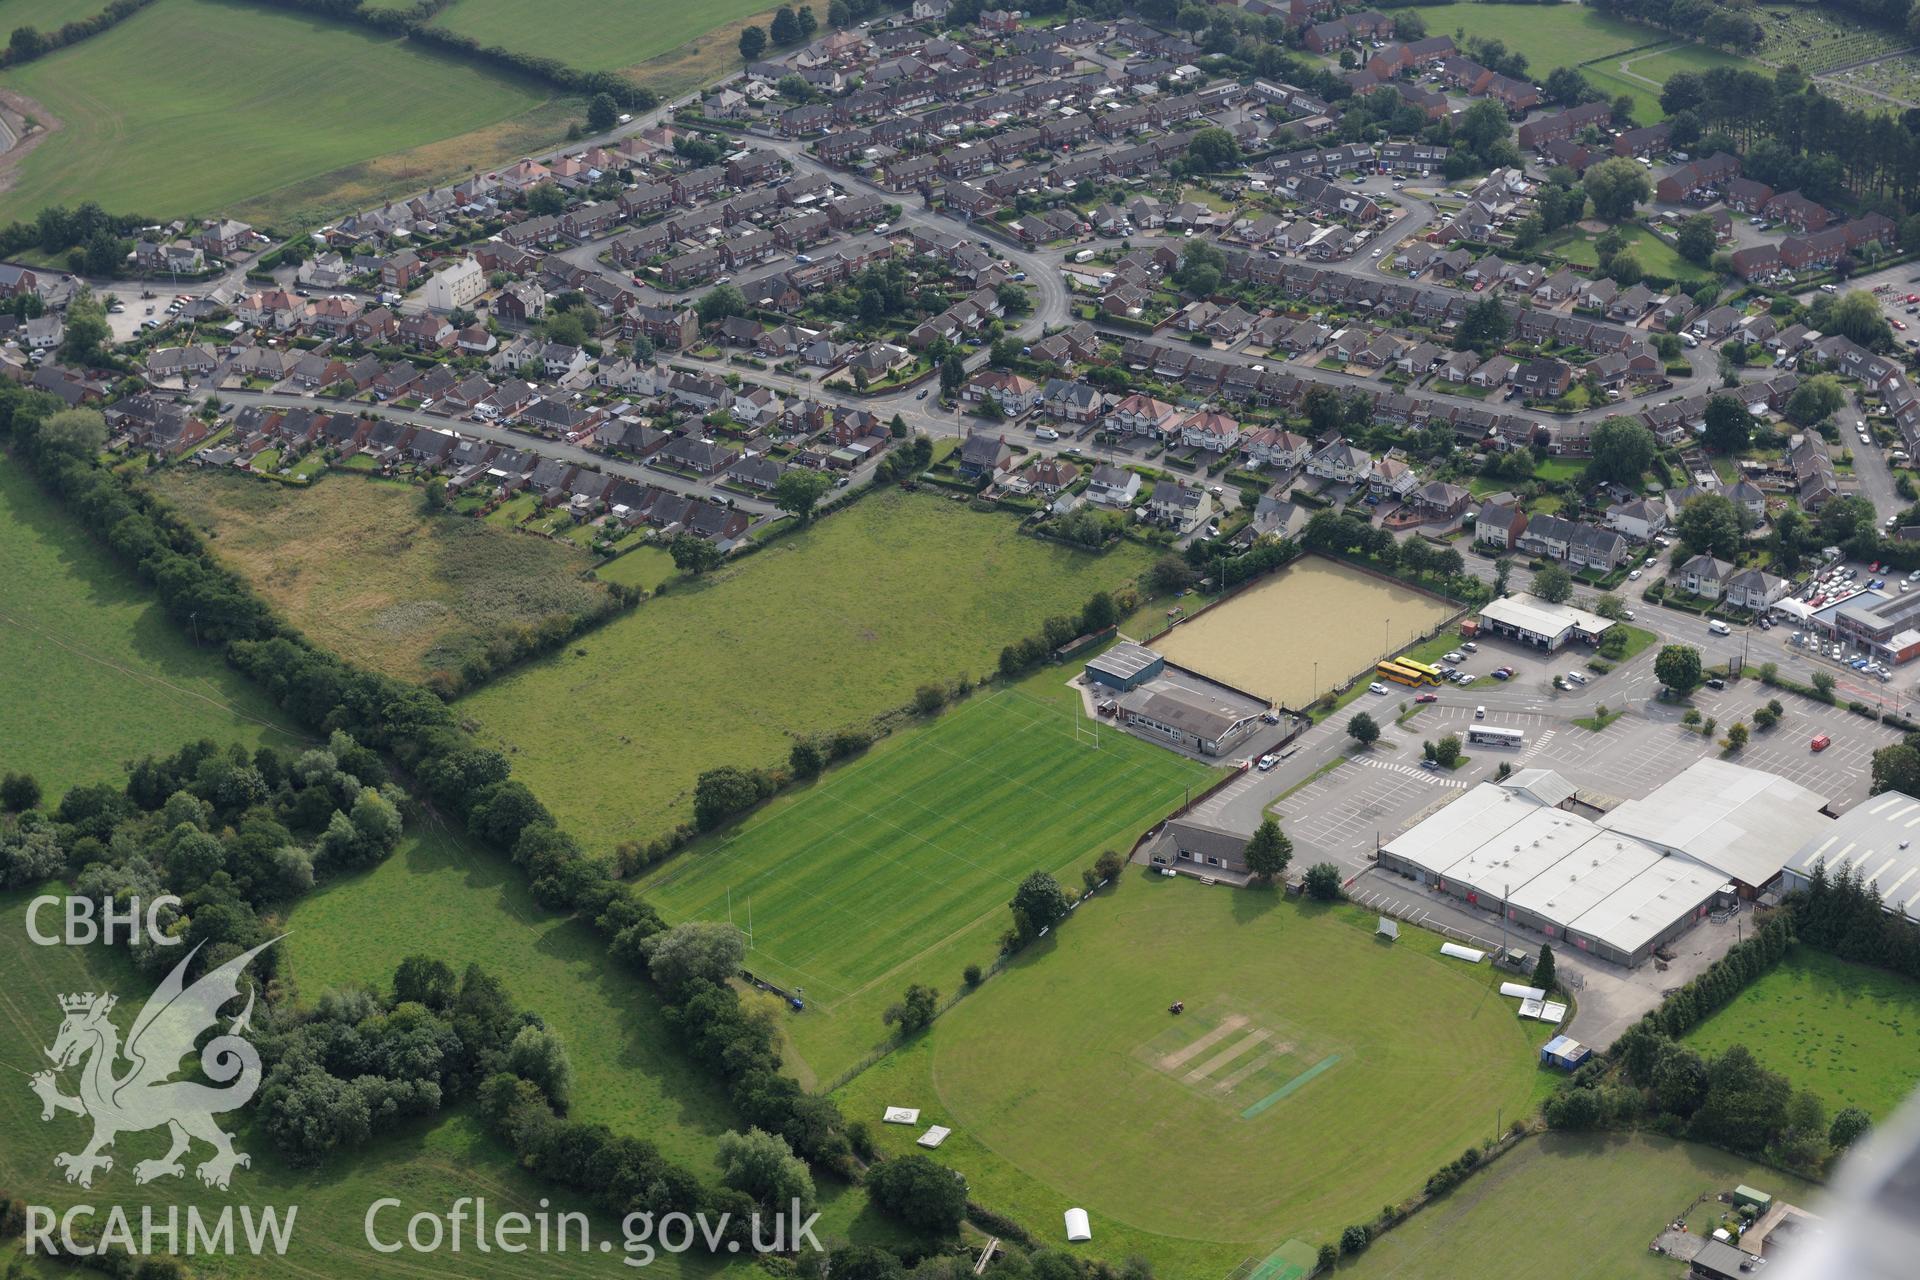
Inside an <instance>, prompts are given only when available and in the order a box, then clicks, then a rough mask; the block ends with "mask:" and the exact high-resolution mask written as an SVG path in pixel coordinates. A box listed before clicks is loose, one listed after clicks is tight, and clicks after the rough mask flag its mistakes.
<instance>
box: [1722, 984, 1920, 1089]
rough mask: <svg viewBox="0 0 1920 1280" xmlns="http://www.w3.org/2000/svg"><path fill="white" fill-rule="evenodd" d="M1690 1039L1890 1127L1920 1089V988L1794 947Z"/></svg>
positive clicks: (1919, 986) (1916, 985)
mask: <svg viewBox="0 0 1920 1280" xmlns="http://www.w3.org/2000/svg"><path fill="white" fill-rule="evenodd" d="M1687 1039H1688V1041H1689V1043H1691V1044H1692V1045H1693V1047H1694V1048H1696V1049H1698V1050H1699V1051H1700V1052H1701V1053H1704V1054H1711V1053H1719V1052H1720V1051H1722V1050H1724V1049H1726V1048H1727V1047H1728V1046H1730V1045H1736V1044H1744V1045H1746V1046H1747V1048H1749V1049H1751V1050H1753V1054H1754V1056H1755V1057H1756V1058H1758V1059H1759V1060H1760V1061H1761V1062H1762V1063H1764V1064H1765V1065H1766V1066H1768V1067H1770V1068H1772V1069H1773V1070H1775V1071H1778V1072H1780V1073H1781V1074H1782V1075H1784V1076H1786V1077H1787V1079H1789V1080H1791V1081H1793V1084H1794V1087H1795V1088H1807V1089H1812V1090H1813V1091H1814V1092H1815V1093H1817V1094H1819V1095H1820V1097H1821V1099H1822V1100H1823V1101H1825V1102H1826V1104H1827V1110H1828V1111H1829V1112H1833V1111H1838V1110H1839V1109H1840V1108H1841V1107H1859V1108H1861V1109H1863V1110H1864V1111H1866V1112H1867V1113H1868V1114H1869V1115H1871V1116H1872V1117H1873V1118H1874V1119H1875V1120H1884V1119H1886V1118H1887V1116H1889V1115H1891V1114H1892V1112H1893V1109H1894V1108H1895V1107H1896V1106H1898V1105H1899V1103H1900V1101H1901V1099H1903V1098H1905V1097H1906V1096H1907V1095H1908V1094H1909V1093H1911V1092H1912V1091H1913V1086H1914V1084H1915V1083H1916V1082H1920V982H1914V981H1913V980H1912V979H1909V978H1902V977H1900V976H1898V975H1896V974H1891V973H1887V972H1886V971H1884V970H1881V969H1874V968H1871V967H1869V966H1867V965H1860V964H1852V963H1849V962H1848V961H1845V960H1837V959H1835V958H1834V957H1832V956H1830V955H1828V954H1827V953H1826V952H1824V951H1816V950H1814V949H1813V948H1812V947H1804V946H1802V947H1795V948H1793V950H1791V951H1789V952H1788V953H1787V954H1786V956H1785V958H1784V959H1782V960H1781V961H1780V963H1779V964H1778V965H1776V966H1774V968H1773V969H1772V971H1771V972H1769V973H1767V974H1766V975H1765V976H1764V977H1762V978H1761V979H1760V980H1759V981H1758V982H1755V983H1752V984H1751V985H1749V986H1748V987H1747V989H1746V990H1745V991H1742V992H1741V993H1740V994H1739V995H1738V996H1737V997H1735V999H1734V1001H1733V1003H1732V1004H1730V1005H1728V1006H1727V1007H1726V1008H1724V1009H1722V1010H1720V1011H1719V1012H1718V1013H1716V1014H1714V1015H1713V1016H1712V1017H1711V1018H1709V1019H1707V1020H1706V1021H1705V1022H1704V1023H1702V1024H1701V1025H1700V1026H1699V1027H1698V1028H1696V1029H1695V1030H1694V1031H1693V1032H1691V1033H1690V1034H1689V1035H1688V1036H1687Z"/></svg>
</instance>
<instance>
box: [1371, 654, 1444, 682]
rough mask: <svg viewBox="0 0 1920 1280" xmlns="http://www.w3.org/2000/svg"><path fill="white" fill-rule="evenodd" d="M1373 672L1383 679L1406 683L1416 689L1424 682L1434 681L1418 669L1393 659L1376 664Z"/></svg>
mask: <svg viewBox="0 0 1920 1280" xmlns="http://www.w3.org/2000/svg"><path fill="white" fill-rule="evenodd" d="M1373 673H1374V674H1375V675H1377V676H1379V677H1380V678H1381V679H1383V680H1391V681H1393V682H1394V683H1395V684H1404V685H1407V686H1409V687H1411V688H1416V689H1417V688H1419V687H1420V686H1421V685H1423V684H1429V683H1432V682H1431V681H1429V680H1428V679H1427V678H1426V677H1425V676H1423V675H1421V674H1420V673H1419V672H1418V671H1413V670H1410V669H1409V668H1407V667H1403V666H1401V665H1400V664H1399V663H1398V662H1394V661H1391V660H1389V661H1387V662H1382V663H1381V664H1379V665H1378V666H1376V667H1375V668H1374V669H1373Z"/></svg>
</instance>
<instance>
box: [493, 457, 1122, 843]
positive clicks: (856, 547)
mask: <svg viewBox="0 0 1920 1280" xmlns="http://www.w3.org/2000/svg"><path fill="white" fill-rule="evenodd" d="M1150 559H1151V554H1150V552H1149V551H1148V549H1147V548H1145V547H1140V546H1135V545H1133V544H1131V543H1127V544H1123V545H1122V546H1120V547H1119V548H1116V549H1115V550H1113V551H1110V552H1108V553H1106V554H1105V555H1092V554H1089V553H1085V552H1080V551H1075V550H1072V549H1070V548H1067V547H1062V546H1058V545H1056V544H1053V543H1045V542H1040V541H1038V540H1036V539H1033V538H1029V537H1025V536H1023V535H1022V534H1021V533H1020V532H1019V527H1018V524H1017V523H1016V522H1015V521H1014V520H1012V519H1009V518H1007V517H1004V516H999V515H988V514H982V513H979V512H975V511H970V510H968V509H966V508H965V507H964V506H962V505H959V504H956V503H951V502H947V501H944V500H941V499H939V498H934V497H931V496H929V495H925V494H906V493H900V492H898V491H888V492H884V493H876V494H874V495H872V496H870V497H867V498H863V499H862V500H861V501H859V502H858V503H856V504H854V505H853V506H852V507H849V508H848V509H846V510H845V511H840V512H836V513H835V514H833V515H832V516H829V517H828V518H827V519H825V520H822V521H821V522H820V523H819V524H818V525H816V526H815V527H814V528H812V529H810V530H807V531H805V532H803V533H800V534H796V535H794V536H792V537H788V538H783V539H781V540H780V541H778V542H776V543H773V544H771V545H769V546H768V547H767V548H766V549H765V550H763V551H761V552H759V553H757V554H755V555H752V556H749V557H747V558H746V559H744V560H741V561H739V562H738V563H736V564H732V565H729V566H727V567H726V568H723V569H721V570H720V571H719V572H717V573H713V574H709V575H707V576H706V577H705V578H703V579H701V580H699V581H696V582H693V583H687V584H680V583H676V584H675V585H674V586H673V587H672V588H671V589H670V590H669V591H668V592H667V593H666V594H664V595H661V596H659V597H656V598H655V599H653V600H650V601H648V602H647V603H645V604H643V605H641V606H640V607H639V608H638V609H636V610H635V611H634V612H633V613H631V614H629V615H627V616H626V617H623V618H621V619H619V620H618V621H616V622H614V623H612V624H610V625H608V626H605V627H602V628H601V629H599V630H598V631H595V632H593V633H592V634H590V635H587V636H585V637H582V638H581V639H580V640H578V641H576V642H574V643H573V644H571V645H569V646H568V647H567V648H566V649H565V650H564V651H563V652H562V653H560V654H557V655H555V656H553V657H551V658H547V659H543V660H541V661H539V662H537V663H534V664H532V665H530V666H528V667H525V668H522V669H520V670H519V671H517V672H515V673H513V674H511V675H509V676H507V677H506V678H505V679H502V680H497V681H494V682H493V683H492V684H489V685H487V686H486V687H484V688H482V689H480V690H479V691H477V692H475V693H474V694H471V695H469V696H468V697H466V698H463V699H461V700H460V702H459V703H458V704H456V705H457V706H458V707H459V709H460V711H461V713H462V714H463V715H466V716H470V717H472V718H473V719H474V720H476V721H477V722H478V723H479V724H480V726H481V728H480V737H481V739H482V741H484V742H487V743H489V744H490V745H497V746H499V747H500V748H501V749H503V750H505V751H507V752H509V753H510V754H511V755H512V757H513V768H514V775H515V776H516V777H518V778H520V779H522V780H523V781H525V782H526V783H527V785H528V786H530V787H532V788H533V789H534V791H536V792H537V793H538V794H539V796H540V798H541V799H542V800H544V801H545V802H546V803H547V805H548V806H549V807H550V808H552V809H553V811H554V812H555V813H556V814H558V815H559V817H560V820H561V822H562V823H563V824H564V825H566V826H567V827H568V828H569V829H570V830H572V831H574V832H575V833H576V834H578V835H579V836H580V837H581V838H582V839H584V840H586V841H587V842H588V844H589V845H590V846H594V847H607V846H610V845H612V844H614V843H616V842H618V841H621V840H628V839H634V838H641V839H644V838H648V837H651V836H653V835H656V834H658V833H659V832H661V831H662V830H664V829H666V828H668V827H671V826H672V825H673V824H674V823H676V822H679V821H681V820H683V819H685V818H686V817H688V816H689V815H690V814H691V812H692V793H693V782H694V779H695V778H696V777H697V776H698V775H699V773H700V772H701V771H702V770H704V769H707V768H711V767H712V766H714V765H718V764H741V765H764V766H771V765H775V764H780V763H783V762H784V761H785V760H786V757H787V752H788V749H789V747H790V745H791V743H792V736H793V735H794V734H804V733H816V732H821V731H825V730H831V729H837V728H840V727H842V726H845V725H848V724H853V723H858V722H863V721H865V720H866V719H867V718H868V717H870V716H873V715H875V714H876V713H879V712H881V711H886V710H890V709H892V708H895V707H899V706H903V705H905V703H906V702H907V701H908V700H909V699H910V698H911V697H912V696H913V691H914V689H915V688H916V687H917V686H919V685H920V684H921V683H923V682H925V681H928V680H950V679H952V678H953V677H955V676H957V675H960V674H961V673H963V672H965V673H971V674H973V675H975V676H978V675H983V674H985V673H986V672H988V671H991V670H992V669H993V667H994V664H995V663H996V662H997V660H998V657H999V653H1000V649H1001V646H1003V645H1004V644H1006V643H1007V642H1009V641H1011V640H1014V639H1017V638H1018V637H1020V636H1023V635H1027V634H1029V633H1031V632H1033V631H1036V630H1037V629H1038V628H1039V625H1040V622H1041V621H1042V619H1044V618H1046V617H1047V616H1048V615H1050V614H1055V613H1073V612H1078V610H1079V608H1080V606H1081V605H1082V604H1083V603H1084V602H1085V601H1086V599H1087V597H1088V596H1090V595H1092V594H1093V593H1094V592H1095V591H1097V590H1100V589H1103V588H1105V589H1113V588H1116V587H1120V586H1122V585H1124V584H1126V583H1127V582H1129V581H1131V580H1132V579H1133V578H1134V577H1136V576H1137V575H1138V574H1139V573H1140V571H1141V570H1142V569H1144V568H1145V567H1146V565H1147V564H1148V563H1149V561H1150ZM583 651H584V652H583Z"/></svg>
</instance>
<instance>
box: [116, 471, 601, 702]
mask: <svg viewBox="0 0 1920 1280" xmlns="http://www.w3.org/2000/svg"><path fill="white" fill-rule="evenodd" d="M152 483H153V486H154V488H155V489H157V490H158V491H159V492H160V493H161V494H162V495H163V496H164V497H165V498H166V499H167V501H168V502H169V503H171V504H172V505H173V507H174V509H175V510H177V511H178V512H179V513H180V514H181V515H182V516H184V517H185V518H186V519H188V520H191V521H192V522H193V523H194V524H195V525H197V526H199V528H200V529H201V530H202V531H203V532H204V533H205V534H206V535H207V537H208V545H209V546H211V547H212V548H213V550H214V552H215V554H217V555H218V556H219V557H220V559H221V561H222V562H224V563H225V564H227V565H228V566H229V567H230V568H233V569H234V570H236V571H237V572H239V573H241V574H242V575H244V576H245V577H246V579H247V580H248V581H249V582H250V583H252V584H253V588H254V590H256V591H258V592H259V593H260V594H261V595H262V596H264V597H266V598H267V599H268V600H269V601H271V602H272V603H273V605H274V607H275V608H277V609H279V610H280V611H281V612H282V613H283V614H285V615H286V617H287V618H288V620H289V621H291V622H292V623H293V624H294V625H295V626H297V627H299V628H300V629H301V630H302V631H304V632H306V633H307V635H309V636H310V637H312V638H313V640H314V641H315V642H316V643H318V644H319V645H320V646H321V647H322V648H325V649H328V650H330V651H332V652H334V653H337V654H339V655H340V656H341V657H343V658H346V659H347V660H348V661H350V662H355V663H359V664H360V665H362V666H366V667H371V668H373V669H374V670H376V671H383V672H385V673H387V674H388V675H392V676H398V677H400V678H402V679H419V678H420V677H422V676H424V675H426V674H427V673H428V672H431V671H435V670H447V671H452V672H458V671H459V669H460V666H461V663H462V662H463V661H465V660H466V659H467V658H468V657H469V656H479V655H482V654H483V653H484V652H485V649H486V645H487V641H488V639H489V638H490V637H493V636H495V635H498V634H499V633H500V632H502V631H503V630H507V629H510V628H515V627H530V626H533V625H535V624H536V623H538V622H540V621H541V620H542V619H543V618H546V617H550V616H553V615H556V614H559V615H565V616H569V617H573V616H578V615H580V614H583V613H587V612H589V611H591V610H592V609H593V608H595V607H596V606H597V605H598V604H599V603H600V602H601V600H602V599H603V598H604V596H605V588H604V587H602V586H600V585H599V584H597V583H593V582H588V581H584V580H582V578H581V577H580V575H581V574H582V573H584V572H585V571H586V570H587V569H588V568H590V567H591V566H592V563H593V561H592V558H591V557H590V556H588V555H587V554H586V553H585V552H584V551H581V550H580V549H579V548H578V547H576V546H575V545H574V544H572V543H569V542H553V541H548V540H546V539H544V538H535V537H531V536H529V535H525V534H519V533H514V532H512V531H510V530H507V529H501V528H497V527H495V526H493V525H490V524H487V523H485V522H484V521H480V520H469V519H463V518H460V517H457V516H449V515H430V514H428V513H427V512H426V511H425V510H424V509H423V507H422V504H421V496H420V490H419V488H418V487H416V486H414V485H410V484H406V483H402V482H399V481H389V480H379V479H374V478H372V477H363V476H354V475H333V476H328V477H326V478H324V479H323V480H321V481H320V483H318V484H316V485H313V486H311V487H309V488H296V487H293V486H288V485H280V484H275V483H272V482H269V481H261V480H257V479H253V478H250V477H247V476H240V475H232V474H215V473H209V472H204V471H198V470H195V471H188V470H185V469H183V468H170V469H167V470H164V471H160V472H157V473H155V475H154V478H153V481H152Z"/></svg>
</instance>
